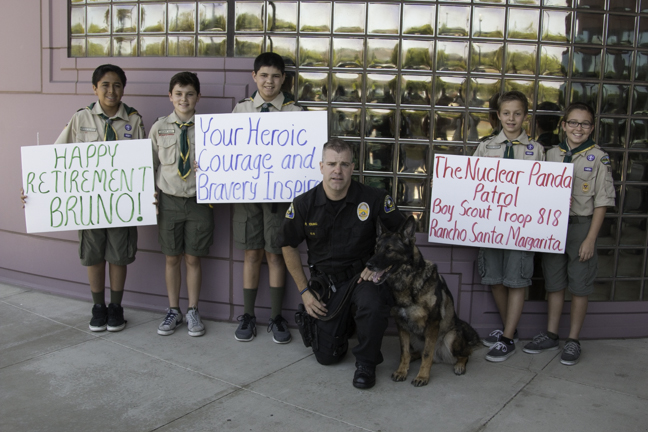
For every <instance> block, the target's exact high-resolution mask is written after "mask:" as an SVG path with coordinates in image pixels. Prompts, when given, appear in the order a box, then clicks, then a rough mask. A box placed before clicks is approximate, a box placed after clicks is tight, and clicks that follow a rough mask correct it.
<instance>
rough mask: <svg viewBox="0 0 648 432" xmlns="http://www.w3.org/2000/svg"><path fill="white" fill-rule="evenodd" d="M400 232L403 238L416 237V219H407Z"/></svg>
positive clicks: (411, 217)
mask: <svg viewBox="0 0 648 432" xmlns="http://www.w3.org/2000/svg"><path fill="white" fill-rule="evenodd" d="M401 232H402V233H403V235H404V236H405V237H408V238H414V237H416V219H415V218H414V216H409V217H408V218H407V220H406V221H405V222H404V223H403V225H402V226H401Z"/></svg>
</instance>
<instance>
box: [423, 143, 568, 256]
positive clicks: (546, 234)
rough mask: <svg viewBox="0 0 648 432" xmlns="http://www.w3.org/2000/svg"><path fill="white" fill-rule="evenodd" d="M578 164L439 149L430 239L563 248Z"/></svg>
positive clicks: (555, 250) (516, 247)
mask: <svg viewBox="0 0 648 432" xmlns="http://www.w3.org/2000/svg"><path fill="white" fill-rule="evenodd" d="M572 183H573V165H572V164H565V163H557V162H537V161H526V160H519V159H500V158H487V157H466V156H455V155H436V156H435V158H434V174H433V185H432V198H431V201H430V226H429V230H428V241H430V242H432V243H445V244H456V245H464V246H478V247H487V248H496V249H511V250H527V251H536V252H547V253H564V251H565V238H566V235H567V224H568V222H569V202H570V197H571V188H572Z"/></svg>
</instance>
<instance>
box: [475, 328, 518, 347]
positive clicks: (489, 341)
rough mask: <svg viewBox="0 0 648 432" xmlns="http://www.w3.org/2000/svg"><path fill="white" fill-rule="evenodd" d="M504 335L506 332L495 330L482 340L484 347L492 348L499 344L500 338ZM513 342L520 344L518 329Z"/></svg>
mask: <svg viewBox="0 0 648 432" xmlns="http://www.w3.org/2000/svg"><path fill="white" fill-rule="evenodd" d="M503 334H504V330H499V329H497V330H493V331H492V332H490V334H489V335H488V336H486V337H485V338H484V339H482V343H483V344H484V346H487V347H492V346H493V345H495V344H496V343H497V342H499V337H500V336H501V335H503ZM513 342H515V343H518V342H520V338H519V336H518V331H517V329H516V330H515V333H513Z"/></svg>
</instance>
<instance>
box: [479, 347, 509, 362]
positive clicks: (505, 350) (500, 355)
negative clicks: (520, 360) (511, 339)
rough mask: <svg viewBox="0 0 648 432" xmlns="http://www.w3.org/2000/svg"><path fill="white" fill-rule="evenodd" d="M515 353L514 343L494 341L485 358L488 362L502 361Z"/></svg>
mask: <svg viewBox="0 0 648 432" xmlns="http://www.w3.org/2000/svg"><path fill="white" fill-rule="evenodd" d="M513 354H515V344H514V343H512V344H510V345H509V344H505V343H504V342H496V343H495V345H493V347H492V348H491V349H490V351H488V354H487V355H486V360H488V361H490V362H503V361H504V360H506V359H507V358H509V357H511V356H512V355H513Z"/></svg>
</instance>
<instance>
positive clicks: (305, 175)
mask: <svg viewBox="0 0 648 432" xmlns="http://www.w3.org/2000/svg"><path fill="white" fill-rule="evenodd" d="M195 127H196V161H197V163H198V172H197V174H196V197H197V199H198V202H201V203H228V202H289V201H292V200H293V199H294V198H295V197H296V196H298V195H300V194H302V193H304V192H306V191H308V190H309V189H311V188H313V187H315V186H317V184H318V183H319V182H320V181H321V180H322V174H321V173H320V170H319V162H320V160H321V159H322V146H323V145H324V143H325V142H326V141H327V138H328V135H327V118H326V112H324V111H312V112H310V111H296V112H295V111H290V112H271V113H237V114H211V115H196V126H195Z"/></svg>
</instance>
